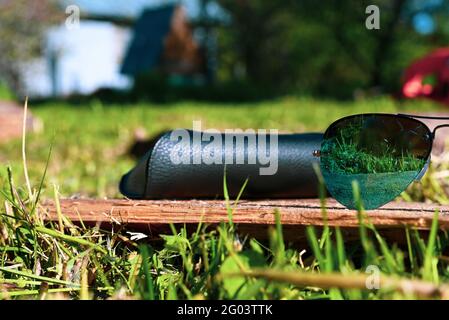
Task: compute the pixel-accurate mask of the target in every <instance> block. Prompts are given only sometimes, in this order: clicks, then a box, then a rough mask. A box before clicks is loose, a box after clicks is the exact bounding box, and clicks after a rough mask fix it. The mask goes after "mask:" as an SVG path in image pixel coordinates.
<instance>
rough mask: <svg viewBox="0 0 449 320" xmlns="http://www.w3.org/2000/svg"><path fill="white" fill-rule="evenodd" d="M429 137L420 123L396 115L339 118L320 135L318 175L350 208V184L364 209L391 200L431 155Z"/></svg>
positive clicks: (403, 188)
mask: <svg viewBox="0 0 449 320" xmlns="http://www.w3.org/2000/svg"><path fill="white" fill-rule="evenodd" d="M431 144H432V139H431V132H430V131H429V129H428V128H427V126H425V125H424V124H423V123H422V122H420V121H418V120H415V119H412V118H407V117H399V116H394V115H379V114H368V115H357V116H352V117H347V118H343V119H341V120H339V121H337V122H335V123H334V124H332V125H331V126H330V127H329V129H328V130H327V131H326V133H325V134H324V139H323V142H322V144H321V171H322V173H323V176H324V179H325V181H326V186H327V188H328V190H329V192H330V193H331V195H332V196H333V197H334V198H335V199H336V200H337V201H339V202H340V203H342V204H343V205H345V206H346V207H348V208H350V209H354V208H355V207H356V204H355V203H354V197H353V190H352V182H353V181H357V182H358V184H359V187H360V198H361V199H362V201H363V205H364V207H365V209H375V208H378V207H380V206H382V205H384V204H385V203H387V202H389V201H391V200H393V199H394V198H395V197H397V196H398V195H399V194H400V193H401V192H402V191H404V190H405V189H406V188H407V186H408V185H409V184H410V183H411V182H412V181H413V180H414V179H415V178H416V177H417V175H418V174H419V172H420V171H421V169H422V168H423V167H424V166H425V163H426V161H427V158H428V157H429V154H430V149H431Z"/></svg>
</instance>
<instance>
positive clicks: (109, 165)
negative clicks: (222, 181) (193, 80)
mask: <svg viewBox="0 0 449 320" xmlns="http://www.w3.org/2000/svg"><path fill="white" fill-rule="evenodd" d="M30 106H31V111H32V112H33V114H34V115H35V116H37V117H39V118H40V119H41V120H42V122H43V125H44V128H43V131H42V132H40V133H35V134H30V135H29V137H28V138H27V159H28V169H29V173H30V180H31V181H32V182H33V186H32V188H31V189H32V192H31V194H30V193H29V191H28V188H27V187H26V185H25V180H24V179H23V171H22V169H23V166H22V158H21V151H20V150H21V145H20V141H15V142H11V143H8V144H5V145H2V146H1V147H0V155H1V157H3V162H4V163H5V164H7V163H9V164H10V165H11V167H12V170H11V175H10V176H8V171H7V170H6V165H5V167H4V168H2V169H3V172H2V176H1V179H2V181H1V182H2V197H3V200H5V201H2V203H4V204H3V206H2V208H1V209H0V298H21V299H23V298H29V297H32V298H42V299H45V298H55V297H56V298H64V297H67V298H75V299H105V298H115V299H124V298H137V299H181V298H188V299H214V298H215V299H245V298H247V299H252V298H260V299H384V298H386V299H390V298H391V299H392V298H415V297H424V298H429V297H435V298H441V297H448V289H447V286H446V285H445V283H447V282H448V281H449V271H448V270H449V268H448V267H449V263H448V260H449V259H448V258H447V257H445V256H444V252H445V251H446V250H447V247H448V240H449V239H448V236H447V234H446V233H444V232H437V229H438V221H437V215H435V220H434V224H433V226H432V231H431V232H430V235H429V237H427V238H422V237H421V235H420V234H419V233H418V232H417V231H416V230H411V229H405V230H404V232H406V235H407V237H406V239H407V242H406V244H405V245H404V246H399V245H397V244H396V243H389V242H388V241H387V240H386V239H385V238H383V237H382V236H381V235H380V234H379V232H378V231H377V230H375V228H373V226H372V225H370V224H369V221H366V219H365V215H364V212H363V211H360V212H359V219H360V221H361V223H360V228H359V237H358V240H355V241H352V242H348V241H347V239H345V235H344V234H343V232H342V231H341V230H340V229H339V228H330V227H328V226H327V225H325V226H324V228H322V229H316V228H314V227H309V228H307V230H306V235H307V238H308V245H307V246H306V245H304V246H300V247H298V246H297V245H293V244H290V243H288V242H287V241H286V240H285V239H284V237H283V231H282V221H281V220H280V218H279V216H278V213H276V212H274V213H273V214H275V215H276V217H277V218H276V221H277V224H276V226H275V227H274V228H272V229H271V230H269V233H268V241H261V240H260V239H254V238H246V237H245V236H244V235H239V234H238V230H236V228H235V225H233V224H232V219H231V222H230V223H226V224H225V223H223V224H221V225H220V226H219V227H218V228H215V229H208V228H207V226H206V225H204V224H203V225H200V226H198V228H197V230H196V232H194V233H193V234H188V233H187V231H186V229H185V228H183V227H180V226H173V227H172V232H171V233H170V234H167V235H165V236H163V238H162V241H145V239H143V240H131V237H130V234H128V233H127V232H126V231H127V230H126V229H121V228H118V229H117V228H115V229H114V230H113V231H111V230H102V229H101V228H99V227H84V226H83V225H81V226H75V225H73V224H72V223H71V222H70V221H68V220H67V219H66V218H65V217H64V215H63V213H64V212H61V215H60V217H61V218H60V221H59V222H56V223H53V224H44V223H43V222H42V216H41V214H42V212H41V210H40V207H39V205H38V203H39V202H40V201H41V199H45V198H52V199H57V198H58V197H59V196H61V195H62V196H72V195H74V194H75V195H78V194H81V195H85V196H94V197H104V196H109V197H116V196H119V194H118V192H117V182H118V179H119V178H120V176H121V174H123V173H124V172H126V171H127V170H128V169H130V168H131V166H132V165H133V160H132V159H130V158H129V157H128V156H126V155H125V151H126V148H127V146H128V144H129V143H130V141H131V138H132V135H133V130H134V129H136V128H138V127H144V128H146V129H147V131H148V132H149V133H150V134H155V133H157V132H158V131H159V130H162V129H168V128H174V127H191V123H192V120H198V119H201V120H203V121H204V126H205V127H207V128H211V127H215V128H235V127H241V128H248V127H253V128H278V129H282V130H285V131H295V132H298V131H309V130H313V131H322V130H323V129H325V128H326V127H327V126H328V125H329V124H330V123H331V122H332V121H333V120H335V119H337V118H339V117H341V116H344V115H348V114H353V113H360V112H397V111H401V112H407V111H416V110H418V109H419V110H420V111H422V110H432V109H435V108H436V107H435V106H434V105H432V104H411V105H407V106H398V105H396V104H395V103H393V102H392V101H391V100H389V99H378V100H370V101H362V102H357V103H355V102H350V103H335V102H330V101H317V100H312V99H305V98H304V99H296V98H285V99H281V100H277V101H270V102H264V103H260V104H253V105H250V104H247V105H208V104H194V103H187V102H186V103H179V104H175V105H159V106H157V105H144V104H143V105H134V106H103V105H101V104H99V103H92V104H91V105H88V106H83V107H74V106H69V105H64V104H46V105H41V106H39V108H33V105H32V104H31V105H30ZM50 145H52V154H51V156H50V158H49V161H48V163H47V159H48V153H49V148H50ZM441 163H442V162H441ZM441 163H439V162H437V166H435V167H434V168H433V169H432V170H433V171H432V170H431V172H430V173H429V175H428V177H427V178H426V179H430V181H432V182H428V181H427V180H425V182H424V184H425V185H426V186H427V187H428V188H426V189H419V188H418V189H413V190H410V192H409V195H408V196H409V197H414V198H425V199H432V198H431V197H428V196H426V193H432V190H434V191H433V193H432V195H433V196H435V195H438V199H440V200H444V199H445V197H446V193H445V191H444V190H443V191H441V190H440V191H438V190H437V189H436V188H437V187H436V186H433V187H431V183H433V184H434V185H437V186H440V183H439V181H440V180H438V179H437V178H435V176H434V175H435V174H437V173H439V172H441V170H439V167H438V166H443V164H441ZM47 164H48V170H47V171H46V177H45V179H43V180H42V181H43V182H42V183H41V179H42V175H43V173H44V172H45V168H46V166H47ZM55 186H56V187H55ZM223 192H224V195H225V196H226V194H227V192H226V188H224V191H223ZM356 195H357V193H356ZM226 198H227V199H226V203H227V206H228V214H229V216H230V217H232V213H233V205H232V203H234V202H233V201H232V200H234V199H229V197H226ZM438 199H436V200H438ZM432 200H435V199H432ZM324 201H325V200H324V199H323V203H324ZM325 217H326V212H325V210H324V209H323V219H324V221H326V219H325ZM304 250H305V251H304ZM373 266H374V267H373ZM373 268H374V269H375V270H374V271H376V270H378V271H379V272H380V278H379V279H378V280H379V283H380V285H381V289H380V290H375V289H373V290H371V289H367V287H366V280H367V279H368V280H369V279H371V278H368V276H369V275H371V273H372V272H373V271H372V270H373ZM367 272H368V273H367ZM373 284H376V281H374V282H373ZM427 285H429V286H431V288H433V289H435V290H431V291H426V290H425V289H426V288H427V287H426V286H427ZM429 292H432V293H434V294H435V296H429Z"/></svg>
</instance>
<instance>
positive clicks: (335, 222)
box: [43, 199, 449, 230]
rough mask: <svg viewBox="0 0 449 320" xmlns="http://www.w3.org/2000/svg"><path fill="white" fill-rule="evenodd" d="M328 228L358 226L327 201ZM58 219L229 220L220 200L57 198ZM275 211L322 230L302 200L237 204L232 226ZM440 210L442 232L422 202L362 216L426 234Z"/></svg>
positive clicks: (51, 214)
mask: <svg viewBox="0 0 449 320" xmlns="http://www.w3.org/2000/svg"><path fill="white" fill-rule="evenodd" d="M43 208H44V211H45V217H46V219H48V220H54V221H56V220H57V213H56V210H55V206H54V203H53V202H52V201H47V202H45V203H44V204H43ZM326 208H327V215H328V223H329V225H330V226H339V227H344V228H356V227H358V219H357V213H356V212H355V211H353V210H348V209H346V208H344V207H343V206H341V205H340V204H338V203H337V202H336V201H335V200H331V199H329V200H327V207H326ZM61 209H62V212H63V214H64V215H65V216H66V217H68V218H69V219H71V220H72V221H79V219H80V218H81V219H82V220H83V222H85V223H98V222H101V223H116V224H127V225H129V226H164V225H165V226H166V225H168V224H170V223H173V224H187V225H197V224H198V223H199V222H200V221H202V222H205V223H207V224H218V223H220V222H222V221H227V220H228V214H227V210H226V206H225V202H224V201H222V200H207V201H204V200H179V201H176V200H145V201H134V200H119V199H109V200H93V199H62V200H61ZM276 209H278V210H279V212H280V215H281V221H282V224H283V225H284V226H307V225H316V226H322V225H323V215H322V211H321V208H320V203H319V201H318V200H316V199H307V200H293V199H292V200H251V201H249V200H241V201H240V202H239V203H238V205H237V206H236V207H235V210H234V214H233V221H234V223H236V224H239V225H251V226H253V227H257V226H270V225H274V223H275V220H274V215H273V213H274V211H275V210H276ZM436 209H438V210H439V211H440V218H439V225H440V228H441V229H445V230H447V229H449V206H439V205H432V204H424V203H405V202H403V203H401V202H393V203H390V204H387V205H385V206H384V207H382V208H379V209H377V210H371V211H367V212H366V213H367V217H368V218H369V219H370V221H371V222H372V223H373V224H374V225H375V226H376V227H377V228H381V229H385V228H402V227H403V226H405V225H408V226H412V227H415V228H417V229H421V230H428V229H429V228H430V226H431V223H432V218H433V214H434V212H435V210H436Z"/></svg>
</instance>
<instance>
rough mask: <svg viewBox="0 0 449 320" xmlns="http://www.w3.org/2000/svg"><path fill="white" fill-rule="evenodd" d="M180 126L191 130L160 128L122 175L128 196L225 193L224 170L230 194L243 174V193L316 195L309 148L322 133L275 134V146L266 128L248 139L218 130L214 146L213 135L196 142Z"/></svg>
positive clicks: (253, 195)
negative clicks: (158, 134)
mask: <svg viewBox="0 0 449 320" xmlns="http://www.w3.org/2000/svg"><path fill="white" fill-rule="evenodd" d="M184 131H185V132H184V133H186V132H187V133H188V135H189V137H188V138H185V139H184V141H182V140H183V138H182V137H180V136H177V134H176V131H169V132H167V133H165V134H163V135H162V136H161V137H160V138H159V140H157V142H156V143H155V145H154V147H153V148H151V149H150V150H148V152H147V153H146V154H145V155H144V156H143V157H142V158H141V159H140V161H139V162H138V164H137V165H136V166H135V167H134V168H133V169H132V170H131V171H130V172H128V173H127V174H125V175H124V176H123V177H122V179H121V181H120V192H121V193H122V194H123V195H125V196H126V197H128V198H130V199H195V198H196V199H201V198H204V199H211V198H212V199H213V198H223V196H224V192H223V190H224V189H223V178H224V176H226V185H227V189H228V193H229V196H230V197H231V198H235V197H236V196H237V195H238V194H239V191H240V190H241V188H242V186H243V185H244V183H245V181H246V179H248V182H247V185H246V188H245V190H244V192H243V194H242V197H241V198H242V199H245V198H246V199H249V198H267V199H269V198H311V197H317V196H318V179H317V177H316V174H315V171H314V168H313V163H317V162H318V161H319V160H318V158H316V157H314V156H313V151H314V150H319V149H320V146H321V140H322V137H323V135H322V134H321V133H302V134H279V135H277V148H274V147H275V145H274V143H276V139H272V138H273V137H272V136H271V135H270V134H269V133H267V135H266V139H262V138H260V137H259V136H257V134H256V136H257V137H253V138H255V139H253V140H252V141H250V140H251V139H245V137H244V135H245V133H241V134H235V133H220V134H219V137H221V142H222V143H221V147H220V144H216V145H214V146H215V148H212V147H211V142H212V141H213V142H215V139H213V140H212V139H202V140H200V141H199V142H198V139H197V140H195V138H194V133H195V132H193V131H190V130H184ZM196 134H198V132H196ZM176 137H177V138H176ZM197 137H198V136H197ZM227 139H228V140H227ZM203 140H206V141H203ZM218 140H220V139H218ZM181 141H182V142H183V143H181ZM226 141H227V143H226ZM242 141H243V143H242ZM270 147H273V149H272V150H276V149H277V150H278V152H277V161H274V159H275V158H274V153H272V151H270ZM259 152H262V153H259ZM264 152H265V153H264ZM254 153H256V154H257V155H256V156H255V154H254ZM259 155H264V156H265V158H264V159H265V160H264V162H262V161H259V160H260V159H262V158H261V157H260V158H259V157H258V156H259ZM239 157H240V158H239ZM251 157H252V159H253V161H252V162H251V161H250V160H249V159H250V158H251ZM254 157H256V162H255V163H254ZM212 158H213V159H215V161H212V160H211V159H212ZM238 158H239V159H240V160H239V161H238V160H237V159H238ZM217 159H218V161H217ZM267 159H271V160H270V161H267ZM173 160H175V161H173ZM242 160H243V161H242ZM211 162H212V163H211ZM275 162H276V163H275ZM261 168H265V174H261V173H262V172H264V170H261ZM275 169H276V170H275ZM270 171H271V172H270ZM267 172H268V173H274V174H266V173H267Z"/></svg>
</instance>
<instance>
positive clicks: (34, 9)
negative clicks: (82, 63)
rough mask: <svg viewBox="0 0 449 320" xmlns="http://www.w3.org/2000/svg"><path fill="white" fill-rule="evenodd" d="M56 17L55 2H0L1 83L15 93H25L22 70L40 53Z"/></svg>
mask: <svg viewBox="0 0 449 320" xmlns="http://www.w3.org/2000/svg"><path fill="white" fill-rule="evenodd" d="M56 16H57V10H56V6H55V2H54V1H53V0H37V1H27V0H0V80H3V81H5V82H6V84H7V85H8V86H9V88H10V89H11V90H12V91H13V92H14V93H15V94H17V95H19V94H22V93H23V79H22V77H21V74H22V72H21V69H22V68H23V67H24V63H26V62H28V61H30V60H31V59H33V58H35V57H37V56H39V54H40V53H41V50H42V43H43V37H44V33H45V30H46V29H47V28H48V27H49V26H50V25H51V24H52V23H53V22H54V21H55V18H56Z"/></svg>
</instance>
